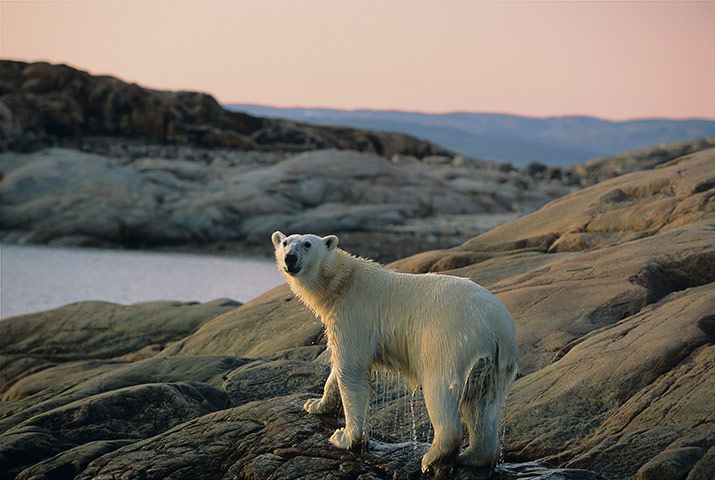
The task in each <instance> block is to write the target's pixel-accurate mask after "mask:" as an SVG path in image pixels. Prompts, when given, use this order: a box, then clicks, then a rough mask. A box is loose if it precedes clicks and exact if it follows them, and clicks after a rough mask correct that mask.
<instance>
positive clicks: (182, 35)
mask: <svg viewBox="0 0 715 480" xmlns="http://www.w3.org/2000/svg"><path fill="white" fill-rule="evenodd" d="M0 5H1V23H2V25H1V27H2V28H1V38H0V53H1V55H2V57H3V58H11V59H20V60H47V61H50V62H58V63H59V62H61V63H67V64H70V65H73V66H75V67H77V68H81V69H84V70H89V71H90V72H92V73H97V74H99V73H102V74H112V75H115V76H118V77H120V78H122V79H124V80H127V81H132V82H137V83H139V84H141V85H144V86H149V87H153V88H159V89H171V90H179V89H182V90H200V91H205V92H209V93H211V94H213V95H214V96H216V97H217V99H218V100H219V101H220V102H223V103H254V104H261V105H274V106H305V107H334V108H349V109H352V108H373V109H400V110H411V111H423V112H449V111H472V112H505V113H515V114H522V115H531V116H548V115H567V114H587V115H595V116H599V117H602V118H608V119H616V120H622V119H632V118H643V117H669V118H685V117H701V118H715V87H714V85H715V2H713V1H710V2H561V3H560V2H375V1H373V2H331V3H327V2H300V1H293V2H228V1H225V2H212V1H201V2H199V1H185V2H174V1H156V2H148V1H141V2H129V1H122V2H109V1H104V2H98V1H97V2H63V1H53V2H13V1H7V0H2V2H1V4H0Z"/></svg>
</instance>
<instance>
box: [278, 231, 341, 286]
mask: <svg viewBox="0 0 715 480" xmlns="http://www.w3.org/2000/svg"><path fill="white" fill-rule="evenodd" d="M271 240H272V241H273V246H274V247H275V249H276V263H277V264H278V269H279V270H280V271H281V272H283V273H285V274H288V275H291V276H297V275H301V274H306V273H307V272H310V271H312V270H313V269H314V268H315V267H316V266H318V265H320V264H321V263H322V262H323V261H325V259H326V258H328V257H329V256H330V254H332V252H333V251H334V250H335V247H337V246H338V237H336V236H335V235H328V236H327V237H322V238H321V237H319V236H317V235H291V236H289V237H286V236H285V235H284V234H283V233H281V232H273V235H271Z"/></svg>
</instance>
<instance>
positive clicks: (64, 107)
mask: <svg viewBox="0 0 715 480" xmlns="http://www.w3.org/2000/svg"><path fill="white" fill-rule="evenodd" d="M0 75H2V85H1V86H0V128H1V129H2V139H1V140H2V141H1V142H0V151H3V150H7V149H9V150H28V149H35V148H37V147H38V146H48V145H54V144H56V143H57V142H59V141H61V140H63V139H81V138H85V137H97V136H99V137H102V136H108V137H119V138H131V139H139V140H142V141H148V142H160V143H169V144H179V145H195V146H205V147H221V148H232V149H242V150H286V151H294V152H295V151H304V150H316V149H325V148H338V149H346V150H356V151H363V152H371V153H377V154H379V155H383V156H387V157H390V156H392V155H394V154H395V153H403V154H407V155H414V156H416V157H420V158H422V157H425V156H428V155H434V154H445V153H447V151H446V150H445V149H443V148H440V147H437V146H435V145H433V144H431V143H429V142H426V141H423V140H419V139H416V138H414V137H409V136H407V135H403V134H398V133H390V132H378V131H368V130H356V129H350V128H339V127H321V126H314V125H307V124H300V123H295V122H291V121H288V120H275V119H264V118H258V117H254V116H251V115H247V114H242V113H238V112H232V111H229V110H226V109H224V108H223V107H221V105H219V104H218V102H216V100H215V99H214V98H213V97H212V96H211V95H208V94H205V93H199V92H170V91H159V90H151V89H147V88H143V87H141V86H139V85H137V84H134V83H131V84H130V83H126V82H124V81H122V80H119V79H117V78H114V77H110V76H95V75H91V74H89V73H87V72H85V71H82V70H77V69H75V68H72V67H69V66H67V65H53V64H49V63H45V62H37V63H26V62H20V61H11V60H2V61H0Z"/></svg>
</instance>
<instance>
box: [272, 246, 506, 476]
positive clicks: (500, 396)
mask: <svg viewBox="0 0 715 480" xmlns="http://www.w3.org/2000/svg"><path fill="white" fill-rule="evenodd" d="M272 241H273V244H274V246H275V249H276V250H275V253H276V261H277V265H278V268H279V269H280V270H281V272H282V273H283V274H284V276H285V278H286V280H287V282H288V285H289V286H290V288H291V290H292V291H293V292H294V293H295V294H296V295H297V296H298V297H299V298H300V299H301V300H302V301H303V302H304V303H305V305H307V306H308V307H309V308H310V309H311V310H312V311H313V312H314V313H315V314H316V315H317V316H318V317H319V318H320V319H321V320H322V322H323V324H324V325H325V330H326V334H327V339H328V347H329V348H330V351H331V363H332V370H331V373H330V376H329V377H328V380H327V382H326V384H325V390H324V393H323V397H322V398H321V399H319V400H318V399H314V400H309V401H308V402H307V403H306V404H305V409H306V410H307V411H308V412H309V413H315V414H319V413H326V412H328V411H329V410H331V409H333V408H334V407H335V406H336V404H337V403H336V402H337V395H336V394H337V393H339V395H340V398H341V400H342V405H343V409H344V411H345V428H341V429H339V430H337V431H336V432H335V433H334V434H333V436H332V437H331V439H330V441H331V443H333V444H334V445H336V446H338V447H341V448H351V447H353V446H355V445H357V444H359V443H360V442H361V441H362V440H363V439H362V436H363V432H364V431H365V429H364V426H365V421H366V418H365V417H366V414H367V406H368V401H369V395H370V383H369V374H370V371H371V370H373V369H381V368H387V369H391V370H395V371H399V372H400V373H401V374H402V375H403V376H404V377H405V378H407V379H408V381H410V383H412V385H413V386H414V387H416V386H417V385H422V388H423V390H424V397H425V402H426V406H427V411H428V413H429V417H430V420H431V422H432V425H433V426H434V432H435V434H434V439H433V442H432V446H431V448H430V450H429V451H428V452H427V454H426V455H425V456H424V457H423V459H422V469H423V471H424V470H426V469H428V468H430V467H432V466H435V467H439V466H442V465H451V463H452V462H453V461H454V458H455V456H456V454H457V453H458V451H459V445H460V443H461V439H462V424H461V422H460V411H461V414H462V418H463V420H464V422H465V423H466V425H467V428H468V430H469V447H468V448H467V449H466V450H465V451H464V452H463V453H462V454H461V455H460V456H459V463H464V464H469V465H494V464H495V463H496V461H497V460H498V456H499V436H498V422H499V411H500V409H501V406H502V405H503V403H504V400H505V398H506V393H507V390H508V389H509V386H510V385H511V382H512V381H513V379H514V376H515V374H516V355H517V342H516V330H515V328H514V321H513V320H512V318H511V315H510V314H509V312H508V311H507V309H506V307H504V305H503V304H502V303H501V302H500V301H499V300H498V299H497V298H496V297H495V296H494V295H492V294H491V293H490V292H489V291H487V290H486V289H484V288H482V287H481V286H479V285H477V284H476V283H474V282H472V281H470V280H467V279H463V278H458V277H454V276H448V275H434V274H426V275H416V274H407V273H398V272H394V271H390V270H387V269H385V268H382V267H381V266H380V265H378V264H377V263H375V262H373V261H370V260H366V259H363V258H357V257H354V256H352V255H350V254H348V253H346V252H344V251H343V250H340V249H337V248H336V246H337V244H338V239H337V237H335V236H329V237H324V238H321V237H318V236H315V235H291V236H290V237H285V235H283V234H282V233H281V232H275V233H274V234H273V236H272ZM306 242H308V243H310V244H311V246H310V248H306V247H305V244H306ZM288 253H293V254H294V255H296V257H297V258H298V260H297V263H298V264H299V266H300V271H299V272H298V273H297V274H295V275H291V274H288V273H287V272H286V270H285V263H284V261H285V256H286V254H288Z"/></svg>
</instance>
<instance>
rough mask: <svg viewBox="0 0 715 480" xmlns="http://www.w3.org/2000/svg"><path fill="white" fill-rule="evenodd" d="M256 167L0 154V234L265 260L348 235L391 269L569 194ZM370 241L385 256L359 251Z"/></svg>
mask: <svg viewBox="0 0 715 480" xmlns="http://www.w3.org/2000/svg"><path fill="white" fill-rule="evenodd" d="M271 158H273V157H271ZM255 159H256V157H255V156H252V155H248V156H240V155H239V156H235V155H227V156H225V157H223V156H219V157H217V158H212V159H210V160H207V161H190V160H182V159H177V158H174V159H169V158H148V157H140V158H136V159H132V158H131V157H122V158H119V159H117V158H114V157H109V156H105V155H99V154H93V153H85V152H80V151H77V150H70V149H62V148H52V149H45V150H41V151H38V152H34V153H31V154H18V153H8V154H4V155H3V165H2V181H1V183H0V192H1V193H2V196H1V201H2V209H3V215H2V219H0V227H1V228H2V229H3V230H5V231H8V230H12V231H16V232H17V231H20V232H23V233H19V234H18V233H14V234H10V236H11V237H12V239H14V240H15V241H21V242H36V243H37V242H43V243H44V242H47V243H58V242H59V243H64V244H67V243H70V244H80V245H87V244H89V245H112V244H114V245H123V246H131V247H136V246H144V247H146V246H156V245H187V244H189V245H191V244H193V245H202V246H207V245H208V246H211V245H216V244H218V243H222V244H224V245H230V244H231V243H232V242H239V243H240V244H241V245H245V244H247V243H248V244H255V245H261V246H263V248H265V251H266V252H269V249H268V248H267V247H268V246H270V244H268V245H267V244H266V242H265V239H266V238H268V237H269V236H270V234H271V233H272V232H273V231H275V230H276V229H283V230H284V231H291V232H315V233H326V234H327V233H343V232H356V233H367V236H365V235H363V237H359V236H357V238H355V236H354V237H353V238H352V239H351V238H350V237H346V238H345V239H344V240H345V241H346V242H347V243H344V245H345V246H346V247H354V246H355V245H356V244H357V246H358V247H359V248H352V249H353V250H354V251H356V253H365V254H368V253H371V255H372V256H377V257H378V259H379V260H394V259H395V258H397V257H396V255H397V254H402V255H407V254H412V253H415V252H416V251H420V249H424V248H425V247H427V246H431V247H434V246H435V245H437V246H440V245H445V244H446V245H448V246H452V245H454V242H455V241H459V239H460V238H461V239H462V240H466V239H467V238H470V237H471V236H473V235H474V234H476V233H478V232H480V231H485V230H486V229H488V228H489V225H490V224H489V223H488V222H489V221H491V220H489V221H488V222H487V223H486V224H482V222H481V220H480V217H479V216H480V215H481V216H493V215H499V216H506V217H504V218H510V216H511V218H513V217H514V216H516V215H518V212H519V211H521V210H524V209H526V210H528V209H531V208H534V207H535V206H538V205H541V204H544V203H546V202H548V201H549V200H551V199H553V198H556V197H558V196H560V195H563V194H564V193H566V192H568V191H570V190H572V189H573V187H567V186H563V185H561V184H541V183H537V182H534V181H533V180H532V179H531V178H530V177H529V176H527V175H525V174H523V173H520V172H517V171H508V172H504V171H501V170H499V169H497V168H494V167H493V166H489V165H486V166H481V165H453V164H452V163H451V161H450V163H449V164H446V165H430V164H423V163H416V164H400V163H394V162H391V161H389V160H387V159H385V158H383V157H380V156H378V155H372V154H364V153H357V152H346V151H339V150H325V151H318V152H309V153H303V154H299V155H294V156H289V157H288V158H286V159H285V160H283V161H279V162H277V163H276V162H273V163H272V164H267V165H266V164H261V163H259V162H257V161H256V160H255ZM490 218H494V217H490ZM502 221H503V220H502ZM7 235H8V234H7V233H6V234H5V237H6V239H7V238H8V237H7ZM13 235H14V236H13ZM376 236H378V238H382V239H384V240H385V241H384V242H377V243H378V244H381V245H383V246H384V249H383V251H380V252H377V253H378V254H377V255H375V252H374V249H372V250H370V251H369V252H368V251H367V250H365V251H364V250H363V248H365V247H367V246H368V245H369V244H372V245H374V244H375V243H376V242H375V238H376ZM406 238H409V239H410V242H409V243H410V245H405V244H406V243H407V242H405V241H404V240H405V239H406ZM351 241H352V243H351ZM204 248H205V247H204ZM408 248H409V249H408Z"/></svg>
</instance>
